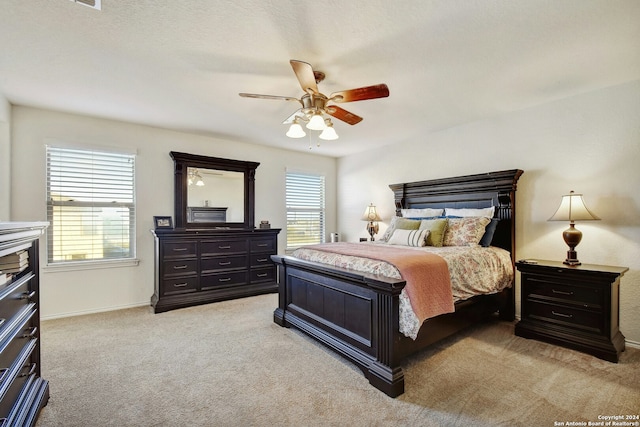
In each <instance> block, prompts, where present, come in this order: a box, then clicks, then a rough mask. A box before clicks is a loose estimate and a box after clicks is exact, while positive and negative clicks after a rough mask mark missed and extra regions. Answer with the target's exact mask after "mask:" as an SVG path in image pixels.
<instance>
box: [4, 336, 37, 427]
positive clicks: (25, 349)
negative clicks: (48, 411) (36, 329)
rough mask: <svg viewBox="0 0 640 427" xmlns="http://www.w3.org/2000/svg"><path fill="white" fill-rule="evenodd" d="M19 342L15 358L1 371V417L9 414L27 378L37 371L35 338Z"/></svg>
mask: <svg viewBox="0 0 640 427" xmlns="http://www.w3.org/2000/svg"><path fill="white" fill-rule="evenodd" d="M21 344H22V345H21V346H20V347H19V349H18V352H17V357H16V359H15V360H13V363H12V364H11V365H10V366H9V367H8V369H7V370H6V371H3V372H2V381H0V393H1V394H2V396H3V399H2V402H0V416H2V417H6V416H7V415H8V414H9V412H10V411H11V409H12V406H13V404H14V403H15V402H16V401H17V400H18V396H19V395H20V392H21V391H22V388H23V387H24V385H25V384H26V383H27V380H28V379H29V378H30V377H33V375H34V374H35V373H36V372H37V371H38V365H37V364H36V363H35V361H34V357H33V355H34V350H36V345H37V340H35V339H32V340H28V341H25V340H22V342H21Z"/></svg>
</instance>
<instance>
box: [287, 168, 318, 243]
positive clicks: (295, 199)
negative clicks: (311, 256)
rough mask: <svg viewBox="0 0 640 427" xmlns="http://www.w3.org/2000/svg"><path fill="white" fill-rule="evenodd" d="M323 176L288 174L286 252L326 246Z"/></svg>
mask: <svg viewBox="0 0 640 427" xmlns="http://www.w3.org/2000/svg"><path fill="white" fill-rule="evenodd" d="M324 192H325V189H324V176H322V175H314V174H306V173H296V172H287V184H286V193H287V194H286V199H287V251H291V250H293V249H295V248H297V247H299V246H302V245H310V244H314V243H323V242H324V209H325V207H324Z"/></svg>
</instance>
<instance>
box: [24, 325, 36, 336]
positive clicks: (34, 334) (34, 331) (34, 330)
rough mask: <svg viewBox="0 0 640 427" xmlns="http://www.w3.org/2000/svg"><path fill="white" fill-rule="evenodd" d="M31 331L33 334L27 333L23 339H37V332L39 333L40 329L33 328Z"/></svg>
mask: <svg viewBox="0 0 640 427" xmlns="http://www.w3.org/2000/svg"><path fill="white" fill-rule="evenodd" d="M29 329H31V332H29V333H28V334H27V333H25V334H23V335H22V338H35V336H36V332H38V327H37V326H32V327H31V328H29Z"/></svg>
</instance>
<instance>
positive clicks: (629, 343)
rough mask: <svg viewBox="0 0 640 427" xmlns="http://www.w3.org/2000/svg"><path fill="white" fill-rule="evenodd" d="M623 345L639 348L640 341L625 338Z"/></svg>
mask: <svg viewBox="0 0 640 427" xmlns="http://www.w3.org/2000/svg"><path fill="white" fill-rule="evenodd" d="M624 343H625V345H626V346H627V347H631V348H637V349H639V350H640V342H637V341H631V340H625V341H624Z"/></svg>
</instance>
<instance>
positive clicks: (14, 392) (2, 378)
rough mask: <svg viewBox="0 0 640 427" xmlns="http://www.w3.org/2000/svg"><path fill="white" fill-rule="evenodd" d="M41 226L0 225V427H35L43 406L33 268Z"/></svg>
mask: <svg viewBox="0 0 640 427" xmlns="http://www.w3.org/2000/svg"><path fill="white" fill-rule="evenodd" d="M47 226H48V223H46V222H0V257H2V258H0V262H2V265H3V266H2V267H1V268H0V270H2V271H3V274H2V276H1V277H0V278H1V279H2V282H4V283H2V284H0V426H33V425H35V423H36V419H37V417H38V414H39V413H40V410H41V409H42V408H43V407H44V406H45V405H46V404H47V401H48V400H49V383H48V381H46V380H44V379H43V378H42V377H41V376H40V310H39V305H40V304H39V302H40V296H39V265H38V239H39V238H40V236H41V235H42V234H43V233H44V230H45V229H46V228H47ZM20 253H22V255H18V254H20ZM20 259H21V260H22V261H20ZM9 262H11V263H14V264H17V265H18V267H10V266H8V264H7V263H9ZM7 272H9V274H8V275H7V276H5V274H7Z"/></svg>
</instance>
